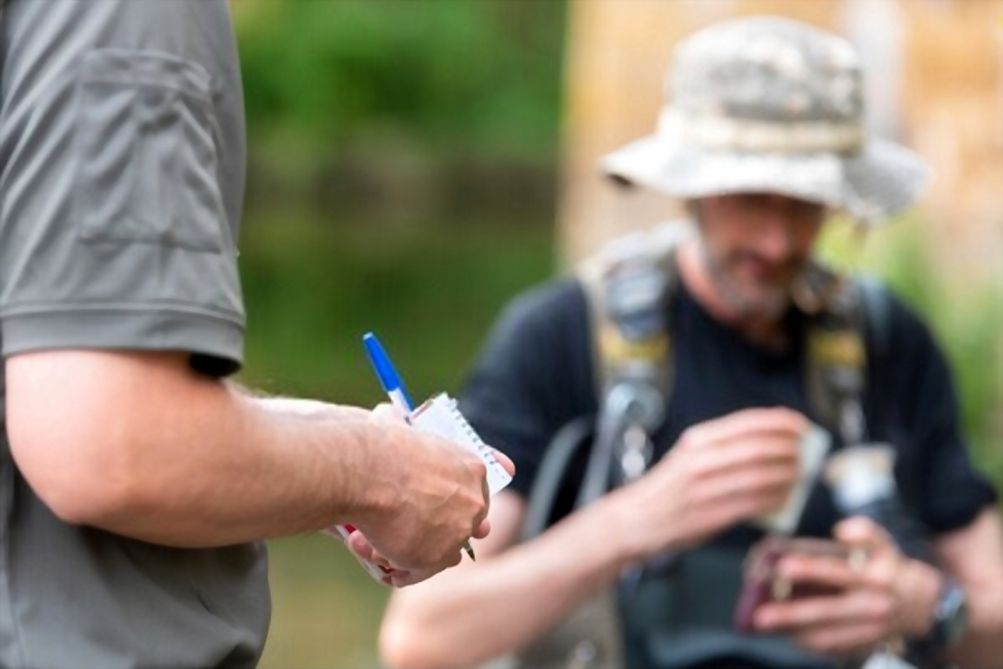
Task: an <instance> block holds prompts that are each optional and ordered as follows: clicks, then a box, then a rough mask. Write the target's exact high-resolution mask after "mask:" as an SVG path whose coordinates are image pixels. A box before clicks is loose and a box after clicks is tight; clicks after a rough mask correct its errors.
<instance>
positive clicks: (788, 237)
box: [756, 213, 794, 262]
mask: <svg viewBox="0 0 1003 669" xmlns="http://www.w3.org/2000/svg"><path fill="white" fill-rule="evenodd" d="M757 232H758V234H757V235H756V250H757V251H758V253H759V255H760V256H762V257H763V258H764V259H765V260H769V261H771V262H781V261H785V260H787V259H788V258H789V257H790V255H791V252H792V250H793V247H794V235H793V234H792V232H791V226H790V225H789V224H788V221H786V220H785V218H784V216H783V215H782V214H781V213H775V214H774V215H772V216H770V217H768V218H767V219H766V220H764V221H763V223H762V224H761V225H760V226H759V229H758V230H757Z"/></svg>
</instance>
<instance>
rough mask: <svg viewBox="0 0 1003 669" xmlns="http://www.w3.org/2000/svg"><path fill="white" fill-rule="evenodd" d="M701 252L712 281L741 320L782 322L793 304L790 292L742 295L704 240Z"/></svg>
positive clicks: (701, 244) (781, 290)
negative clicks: (753, 295)
mask: <svg viewBox="0 0 1003 669" xmlns="http://www.w3.org/2000/svg"><path fill="white" fill-rule="evenodd" d="M700 250H701V253H702V254H703V258H704V262H705V263H706V265H707V270H708V273H709V275H710V279H711V281H712V282H713V283H714V286H715V287H716V288H717V290H718V292H720V293H721V296H722V297H723V298H724V299H725V301H726V302H727V303H728V304H729V305H730V306H731V308H732V309H734V310H735V311H736V312H737V313H738V316H739V318H740V319H741V320H748V319H754V320H766V321H776V320H780V318H781V317H782V316H783V315H784V312H786V311H787V308H788V307H789V306H790V303H791V296H790V291H789V290H787V289H782V288H778V289H776V290H774V291H771V292H770V293H769V294H766V295H763V296H761V297H759V298H756V299H754V298H750V297H748V296H747V295H744V294H743V293H742V290H741V288H740V287H739V286H737V285H735V282H734V281H732V279H731V277H729V276H728V274H727V273H726V272H725V271H724V268H723V267H722V266H721V264H720V263H719V262H717V260H716V259H715V258H714V256H713V255H711V253H710V250H709V249H708V248H707V245H706V244H704V243H703V240H702V239H701V240H700Z"/></svg>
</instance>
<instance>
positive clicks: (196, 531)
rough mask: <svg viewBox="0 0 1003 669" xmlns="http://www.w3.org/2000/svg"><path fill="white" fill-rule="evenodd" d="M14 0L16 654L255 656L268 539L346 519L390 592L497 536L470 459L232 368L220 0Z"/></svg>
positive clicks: (8, 254)
mask: <svg viewBox="0 0 1003 669" xmlns="http://www.w3.org/2000/svg"><path fill="white" fill-rule="evenodd" d="M0 6H2V15H0V65H2V70H0V71H2V87H0V339H2V350H3V355H4V359H5V369H4V375H3V376H2V377H0V382H5V385H6V393H5V395H6V396H5V398H4V400H5V402H4V405H5V416H4V417H3V420H4V429H3V432H2V439H0V666H28V667H43V666H44V667H53V666H74V667H88V666H89V667H125V666H151V665H161V666H208V665H224V664H225V665H250V664H253V663H254V662H255V661H256V660H257V657H258V656H259V654H260V650H261V646H262V644H263V640H264V635H265V631H266V627H267V624H268V615H269V601H268V591H267V581H266V575H265V561H264V551H263V549H262V547H261V545H260V544H257V543H254V542H255V541H257V540H260V539H263V538H267V537H271V536H278V535H284V534H292V533H297V532H303V531H310V530H316V529H320V528H323V527H326V526H328V525H330V524H332V523H335V522H352V523H353V524H355V525H356V526H358V527H359V528H360V532H361V533H364V537H363V536H361V535H360V536H359V537H357V538H358V541H356V540H355V538H353V542H352V543H353V544H354V545H355V547H356V548H357V549H358V548H359V547H363V548H365V549H366V551H368V550H369V547H370V546H371V547H372V548H374V549H375V550H376V551H377V552H378V553H379V554H380V555H382V556H384V557H385V559H386V561H387V563H388V564H389V565H390V566H392V567H395V568H396V571H395V575H394V576H393V579H392V580H393V584H394V585H407V584H409V583H412V582H416V581H419V580H422V579H424V578H427V577H428V576H430V575H431V574H434V573H436V572H438V571H440V570H441V569H443V568H445V567H448V566H451V565H453V564H455V563H456V562H457V561H458V560H459V557H460V546H461V544H462V543H463V542H464V541H465V540H466V539H468V538H469V537H470V536H471V535H473V536H483V535H484V534H485V533H486V530H487V526H486V524H485V523H483V522H482V521H483V519H484V517H485V515H486V510H487V500H486V495H485V491H484V487H485V486H484V467H483V465H482V464H481V463H480V461H479V460H478V459H477V458H475V457H473V456H471V455H469V454H467V453H466V452H464V451H462V450H461V449H459V448H458V447H456V446H454V445H452V444H449V443H447V442H444V441H441V440H438V439H434V438H431V437H426V436H422V435H419V434H417V433H415V432H413V431H411V430H409V429H408V428H406V427H405V426H404V425H403V424H402V423H400V422H399V421H398V420H397V419H396V418H394V417H392V416H387V415H384V414H383V413H381V412H379V411H378V412H376V413H370V412H368V411H363V410H360V409H353V408H349V407H340V406H335V405H329V404H324V403H320V402H308V401H301V400H272V399H263V398H252V397H249V396H247V395H246V394H245V393H242V392H241V391H240V390H239V389H236V388H234V387H233V386H231V385H228V384H227V383H225V382H224V381H223V380H222V379H223V378H224V377H225V376H226V375H228V374H230V373H232V372H233V371H235V370H236V369H237V368H238V366H239V365H240V362H241V348H242V338H243V327H244V312H243V305H242V300H241V294H240V285H239V281H238V275H237V265H236V256H237V251H236V248H235V240H236V238H237V232H238V224H239V220H240V214H241V200H242V197H243V187H244V151H245V148H244V119H243V111H242V92H241V88H240V73H239V68H238V62H237V55H236V50H235V46H234V42H233V37H232V29H231V25H230V19H229V16H228V11H227V5H226V2H225V0H205V1H201V0H174V1H171V2H165V1H162V0H103V1H101V2H97V1H94V2H76V1H73V0H69V1H64V0H49V1H45V2H41V1H39V0H7V2H6V4H4V3H3V2H2V0H0ZM415 472H419V473H420V476H419V475H417V474H416V473H415ZM363 538H365V539H366V540H367V541H363ZM363 552H365V551H363ZM366 554H368V553H366Z"/></svg>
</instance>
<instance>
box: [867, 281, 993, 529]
mask: <svg viewBox="0 0 1003 669" xmlns="http://www.w3.org/2000/svg"><path fill="white" fill-rule="evenodd" d="M891 310H892V313H891V316H892V320H891V322H892V330H891V337H892V339H891V341H890V344H891V345H890V346H888V347H886V348H887V353H886V357H885V359H884V360H879V361H878V367H877V369H876V370H875V378H874V381H873V384H872V386H873V390H872V392H874V393H875V394H877V395H878V396H879V397H882V396H883V397H884V398H886V402H885V403H886V405H889V408H888V409H887V411H888V412H889V419H890V420H889V421H888V425H889V426H890V427H889V430H888V434H887V435H886V437H888V438H890V440H891V441H893V442H894V443H895V444H896V446H897V448H898V453H899V462H898V464H897V472H896V473H897V478H898V480H899V487H900V489H901V491H902V494H903V497H904V499H905V500H906V502H907V503H908V504H909V506H911V507H912V508H913V509H914V510H915V512H916V514H917V515H918V516H919V519H920V520H921V521H922V523H923V524H924V525H925V526H926V527H927V529H928V530H929V531H930V532H931V533H932V534H939V533H942V532H949V531H951V530H955V529H960V528H962V527H965V526H966V525H968V524H969V523H971V522H972V521H973V520H974V519H975V517H976V515H977V514H978V513H979V512H980V511H981V510H982V509H984V508H985V507H986V506H987V505H990V504H992V503H993V502H994V500H995V499H996V493H995V491H994V489H993V487H992V485H990V483H989V482H988V481H987V479H986V478H985V477H984V476H983V475H982V474H981V473H979V472H978V471H977V470H976V469H975V468H974V467H973V465H972V462H971V460H970V458H969V455H968V450H967V445H966V443H965V439H964V437H963V436H962V430H961V425H960V421H959V416H958V400H957V395H956V393H955V390H954V384H953V381H952V379H951V373H950V369H949V367H948V365H947V361H946V360H945V358H944V355H943V353H942V352H941V351H940V348H939V347H938V346H937V343H936V342H935V340H934V338H933V336H932V335H931V333H930V331H929V330H928V329H927V327H926V326H925V325H924V324H923V323H922V322H921V321H920V320H919V318H917V317H916V316H915V314H913V313H912V312H911V311H910V310H909V309H908V308H907V307H905V306H904V305H903V304H902V303H901V302H899V301H897V300H893V301H892V304H891Z"/></svg>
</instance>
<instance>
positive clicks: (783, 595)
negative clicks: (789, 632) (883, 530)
mask: <svg viewBox="0 0 1003 669" xmlns="http://www.w3.org/2000/svg"><path fill="white" fill-rule="evenodd" d="M791 553H799V554H802V555H817V556H832V557H839V558H843V559H848V558H849V555H850V552H849V550H848V549H847V548H846V547H845V546H843V545H842V544H838V543H836V542H835V541H830V540H827V539H794V538H790V537H778V536H769V537H766V538H765V539H763V540H761V541H760V542H759V543H757V544H756V545H755V546H753V547H752V548H750V549H749V553H748V555H747V556H746V558H745V567H744V572H745V574H744V581H743V585H742V592H741V593H740V594H739V597H738V603H737V604H736V606H735V619H734V624H735V629H736V630H738V631H739V632H744V633H749V632H753V631H754V629H753V624H752V621H753V617H754V616H755V614H756V609H758V608H759V607H760V606H761V605H762V604H765V603H766V602H780V601H787V600H791V599H797V598H800V597H812V596H818V595H826V594H834V593H835V592H837V591H836V590H835V589H833V588H826V587H822V586H814V585H804V584H798V585H794V584H792V583H791V582H790V581H789V580H788V579H786V578H784V577H783V576H781V575H780V574H779V573H778V571H777V564H778V563H779V562H780V559H781V558H782V557H783V556H785V555H789V554H791Z"/></svg>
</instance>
